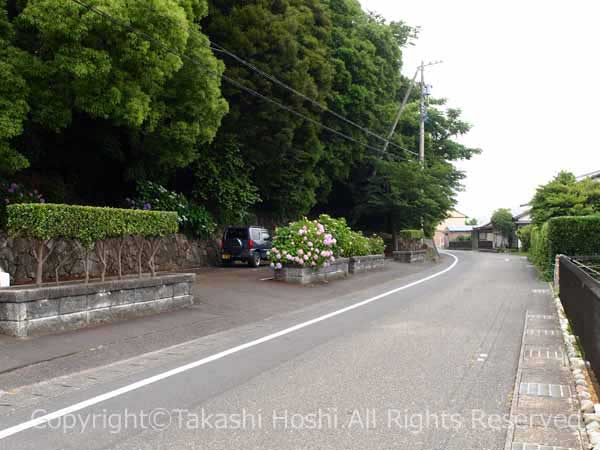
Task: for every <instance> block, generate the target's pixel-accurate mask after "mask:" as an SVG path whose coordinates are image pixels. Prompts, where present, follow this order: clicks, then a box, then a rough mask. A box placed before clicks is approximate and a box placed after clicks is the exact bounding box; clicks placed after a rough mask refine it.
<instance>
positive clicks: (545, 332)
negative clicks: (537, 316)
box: [527, 328, 560, 336]
mask: <svg viewBox="0 0 600 450" xmlns="http://www.w3.org/2000/svg"><path fill="white" fill-rule="evenodd" d="M527 336H560V330H546V329H540V328H534V329H529V330H527Z"/></svg>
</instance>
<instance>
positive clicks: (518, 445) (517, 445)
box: [512, 442, 575, 450]
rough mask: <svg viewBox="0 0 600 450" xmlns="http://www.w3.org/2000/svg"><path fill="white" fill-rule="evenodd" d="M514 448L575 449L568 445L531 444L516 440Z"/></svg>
mask: <svg viewBox="0 0 600 450" xmlns="http://www.w3.org/2000/svg"><path fill="white" fill-rule="evenodd" d="M512 450H575V449H573V448H566V447H553V446H552V445H542V444H531V443H528V442H514V443H513V445H512Z"/></svg>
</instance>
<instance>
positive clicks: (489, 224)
mask: <svg viewBox="0 0 600 450" xmlns="http://www.w3.org/2000/svg"><path fill="white" fill-rule="evenodd" d="M493 228H494V225H492V222H488V223H486V224H485V225H481V226H479V227H474V228H473V229H474V230H486V229H493Z"/></svg>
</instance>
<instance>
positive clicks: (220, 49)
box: [210, 40, 419, 156]
mask: <svg viewBox="0 0 600 450" xmlns="http://www.w3.org/2000/svg"><path fill="white" fill-rule="evenodd" d="M210 43H211V45H212V50H213V51H216V52H219V53H224V54H226V55H228V56H229V57H231V58H233V59H234V60H236V61H237V62H239V63H240V64H243V65H244V66H246V67H247V68H249V69H250V70H252V71H254V72H256V73H258V74H259V75H261V76H262V77H264V78H266V79H268V80H270V81H271V82H273V83H275V84H277V85H279V86H281V87H283V88H284V89H287V90H288V91H290V92H292V93H294V94H296V95H297V96H299V97H301V98H303V99H304V100H306V101H308V102H309V103H311V104H313V105H315V106H317V107H318V108H320V109H322V110H323V111H325V112H327V113H329V114H331V115H333V116H335V117H337V118H338V119H340V120H342V121H344V122H346V123H347V124H349V125H352V126H353V127H356V128H358V129H359V130H361V131H363V132H364V133H366V134H368V135H370V136H373V137H375V138H377V139H379V140H381V141H382V142H389V145H391V146H392V147H396V148H398V149H400V150H404V151H405V152H409V153H413V154H414V155H417V156H418V155H419V154H418V153H417V152H415V151H413V150H409V149H407V148H404V147H402V146H400V145H398V144H396V143H394V142H391V141H389V140H388V139H386V138H384V137H383V136H380V135H379V134H377V133H375V132H373V131H371V130H370V129H368V128H366V127H363V126H361V125H359V124H358V123H356V122H354V121H352V120H350V119H348V118H347V117H344V116H342V115H341V114H339V113H337V112H335V111H333V110H332V109H330V108H328V107H327V106H325V105H323V104H321V103H320V102H319V101H317V100H315V99H313V98H311V97H309V96H307V95H306V94H303V93H302V92H300V91H298V90H296V89H294V88H293V87H292V86H290V85H288V84H286V83H284V82H283V81H281V80H279V79H278V78H276V77H275V76H274V75H271V74H269V73H267V72H265V71H263V70H261V69H259V68H258V67H256V66H255V65H254V64H252V63H250V62H248V61H246V60H245V59H243V58H242V57H240V56H238V55H236V54H235V53H233V52H231V51H229V50H227V49H226V48H225V47H223V46H222V45H220V44H218V43H216V42H215V41H214V40H211V41H210Z"/></svg>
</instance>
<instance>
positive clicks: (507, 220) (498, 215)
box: [491, 208, 515, 248]
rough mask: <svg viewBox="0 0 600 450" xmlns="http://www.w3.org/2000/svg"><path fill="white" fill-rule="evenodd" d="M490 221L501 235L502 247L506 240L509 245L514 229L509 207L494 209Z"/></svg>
mask: <svg viewBox="0 0 600 450" xmlns="http://www.w3.org/2000/svg"><path fill="white" fill-rule="evenodd" d="M491 222H492V225H493V226H494V229H496V230H498V231H499V232H500V234H501V235H502V247H503V248H504V247H505V246H506V243H507V242H508V243H509V245H510V242H511V240H512V237H513V233H514V230H515V223H514V221H513V215H512V213H511V212H510V209H508V208H500V209H497V210H496V211H494V213H493V214H492V218H491Z"/></svg>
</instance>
